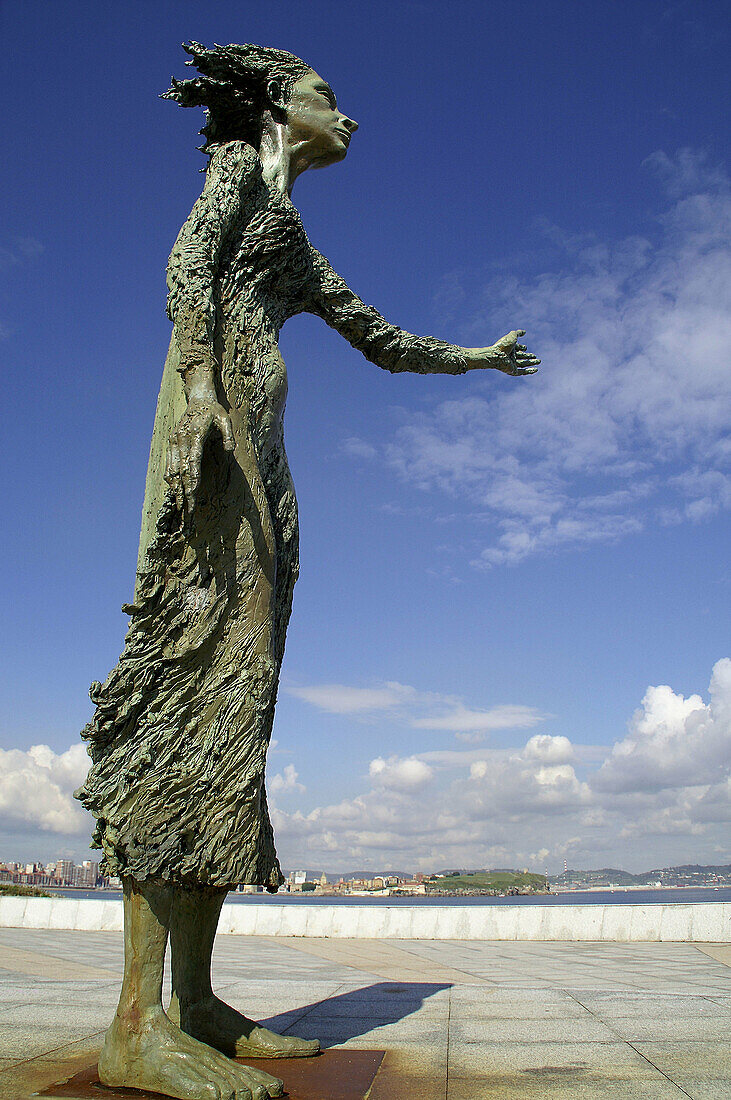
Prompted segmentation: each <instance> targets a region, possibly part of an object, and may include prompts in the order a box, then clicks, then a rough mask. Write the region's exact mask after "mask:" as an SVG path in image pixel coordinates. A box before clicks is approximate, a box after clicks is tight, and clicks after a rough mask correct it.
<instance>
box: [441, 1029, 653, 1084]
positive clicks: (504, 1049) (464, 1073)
mask: <svg viewBox="0 0 731 1100" xmlns="http://www.w3.org/2000/svg"><path fill="white" fill-rule="evenodd" d="M547 1069H550V1070H552V1071H553V1072H554V1073H555V1074H556V1075H557V1076H561V1074H564V1075H565V1076H566V1079H567V1080H568V1079H569V1078H572V1080H573V1079H574V1078H575V1079H577V1080H580V1079H581V1077H582V1076H586V1074H588V1073H591V1075H592V1078H595V1079H599V1080H602V1079H604V1080H610V1081H614V1080H617V1081H625V1080H626V1081H644V1080H653V1079H657V1078H659V1077H660V1076H661V1071H660V1070H658V1069H657V1068H655V1065H654V1064H652V1065H651V1064H650V1063H649V1062H648V1061H647V1060H646V1059H645V1058H644V1057H643V1056H642V1055H641V1054H640V1053H639V1052H638V1051H636V1050H633V1049H632V1047H630V1046H628V1045H627V1044H626V1043H623V1042H621V1041H615V1042H608V1043H599V1042H592V1043H571V1042H558V1043H556V1042H546V1043H535V1042H533V1043H532V1042H512V1043H511V1042H500V1043H494V1042H490V1041H487V1040H486V1041H484V1042H482V1043H465V1042H462V1041H454V1042H450V1044H449V1076H450V1078H452V1077H470V1076H471V1075H473V1074H475V1073H477V1074H483V1075H486V1074H502V1073H514V1072H515V1071H520V1072H524V1073H527V1074H528V1075H530V1074H533V1075H535V1076H540V1075H541V1074H545V1072H546V1070H547ZM572 1087H573V1086H572Z"/></svg>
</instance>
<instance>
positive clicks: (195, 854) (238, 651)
mask: <svg viewBox="0 0 731 1100" xmlns="http://www.w3.org/2000/svg"><path fill="white" fill-rule="evenodd" d="M185 48H186V50H187V51H188V53H189V54H190V56H191V61H190V62H189V64H193V65H194V66H195V67H196V68H197V69H198V71H199V73H200V74H201V75H200V76H198V77H197V78H196V79H194V80H189V81H176V80H173V83H172V87H171V88H170V89H169V90H168V92H166V93H165V95H166V97H167V98H170V99H173V100H175V101H177V102H178V103H180V104H181V105H182V106H184V107H194V106H202V107H205V108H206V109H207V124H206V127H205V129H204V131H203V133H204V135H205V143H204V146H203V150H204V152H205V153H206V154H207V155H208V157H209V161H208V167H207V170H206V180H205V186H204V188H203V193H202V194H201V196H200V198H199V199H198V200H197V202H196V203H195V205H194V207H193V210H192V211H191V214H190V217H189V218H188V220H187V221H186V223H185V225H184V226H183V228H182V229H181V231H180V234H179V235H178V239H177V241H176V243H175V246H174V248H173V250H172V253H171V256H170V261H169V264H168V287H169V297H168V313H169V316H170V319H171V320H172V322H173V333H172V339H171V342H170V349H169V352H168V357H167V361H166V363H165V369H164V372H163V378H162V384H161V388H160V395H159V399H158V406H157V415H156V418H155V426H154V429H153V438H152V444H151V448H150V461H149V466H148V473H147V485H146V491H145V503H144V508H143V518H142V532H141V537H140V549H139V557H138V563H137V583H136V586H135V594H134V599H133V602H132V603H131V604H129V605H126V607H125V610H126V611H127V612H128V613H129V614H130V616H131V621H130V626H129V630H128V632H127V636H126V639H125V646H124V652H123V653H122V655H121V657H120V659H119V662H118V663H117V665H116V667H115V668H114V669H113V670H112V672H110V674H109V676H108V677H107V679H106V681H105V683H104V684H103V685H102V684H100V683H94V684H93V685H92V688H91V697H92V700H93V702H94V703H95V704H96V712H95V714H94V717H93V719H92V721H91V722H90V723H89V725H88V726H87V727H86V729H85V730H84V733H83V736H84V737H85V738H86V739H87V740H88V741H89V752H90V755H91V757H92V766H91V769H90V772H89V775H88V778H87V781H86V783H85V785H84V787H83V788H82V789H81V790H80V791H79V792H78V797H79V798H80V799H81V801H82V802H83V803H84V805H85V806H86V807H87V808H88V809H89V810H91V812H92V813H93V814H94V816H95V817H96V819H97V828H96V831H95V834H94V843H95V844H96V845H97V846H99V847H101V848H102V849H103V852H104V865H105V868H106V870H107V872H108V873H111V874H118V875H120V876H121V877H122V879H123V882H124V890H125V975H124V983H123V987H122V995H121V999H120V1004H119V1008H118V1010H117V1015H116V1017H115V1020H114V1023H113V1024H112V1027H111V1028H110V1031H109V1033H108V1035H107V1039H106V1042H105V1046H104V1050H103V1051H102V1054H101V1057H100V1061H99V1072H100V1077H101V1079H102V1081H104V1082H105V1083H106V1084H108V1085H110V1086H124V1085H128V1086H133V1087H138V1088H148V1089H153V1090H154V1091H157V1092H159V1093H163V1094H165V1095H169V1096H177V1097H185V1098H190V1100H198V1098H201V1100H202V1098H211V1100H228V1097H229V1096H233V1095H235V1096H236V1097H237V1098H238V1100H248V1098H249V1097H254V1098H255V1100H263V1098H264V1097H265V1096H266V1095H267V1094H268V1095H270V1096H277V1095H280V1094H281V1088H282V1085H281V1082H280V1081H279V1080H277V1079H276V1078H275V1077H272V1076H269V1075H266V1074H262V1073H261V1071H258V1070H246V1069H245V1068H243V1067H241V1066H240V1065H239V1064H237V1063H235V1062H232V1061H231V1060H230V1056H231V1055H234V1054H238V1055H242V1054H244V1055H247V1056H250V1057H253V1056H255V1055H257V1054H259V1055H267V1056H269V1057H287V1058H290V1057H292V1056H299V1057H303V1056H307V1055H311V1054H314V1053H316V1052H317V1050H318V1049H319V1045H318V1044H317V1043H316V1042H311V1041H310V1042H308V1041H304V1040H298V1039H294V1038H291V1037H286V1038H282V1037H280V1036H276V1035H274V1034H273V1033H272V1032H269V1031H267V1030H266V1029H264V1028H260V1027H259V1026H258V1025H257V1024H255V1023H254V1022H253V1021H251V1020H248V1019H247V1018H246V1017H245V1016H243V1015H241V1014H240V1013H238V1012H235V1011H234V1010H233V1009H232V1008H230V1007H229V1006H227V1005H225V1004H223V1002H221V1001H220V1000H218V998H216V997H215V996H214V994H213V991H212V988H211V981H210V959H211V950H212V946H213V939H214V935H215V930H216V925H217V921H218V916H219V912H220V908H221V904H222V902H223V898H224V896H225V893H226V890H227V889H229V888H230V887H231V886H234V885H235V884H237V883H256V884H261V885H265V886H267V887H268V888H269V889H270V890H276V889H277V887H278V886H279V884H280V883H281V882H282V875H281V871H280V867H279V863H278V860H277V857H276V853H275V850H274V839H273V833H272V827H271V823H270V820H269V813H268V810H267V802H266V793H265V790H264V768H265V762H266V751H267V746H268V744H269V740H270V736H271V731H272V723H273V720H274V706H275V701H276V693H277V684H278V679H279V670H280V666H281V662H282V656H283V653H284V640H285V634H286V630H287V623H288V620H289V615H290V611H291V607H292V592H293V588H294V584H295V580H296V578H297V573H298V569H299V561H298V527H297V504H296V499H295V494H294V487H293V484H292V478H291V475H290V471H289V466H288V464H287V456H286V453H285V449H284V441H283V432H282V417H283V413H284V404H285V399H286V393H287V375H286V370H285V366H284V363H283V361H282V359H281V357H280V355H279V351H278V346H277V340H278V335H279V330H280V329H281V327H282V325H283V324H284V322H285V321H286V320H287V319H288V318H289V317H292V316H293V315H295V314H297V313H301V312H310V313H314V314H317V315H318V316H320V317H322V318H323V320H324V321H326V323H327V324H328V325H330V326H331V327H332V328H334V329H336V330H337V331H338V332H339V333H341V335H343V336H344V337H345V338H346V340H348V341H349V343H351V344H352V345H353V347H355V348H358V349H359V350H360V351H362V352H363V354H364V355H365V356H366V358H368V359H370V360H371V361H372V362H374V363H375V364H377V365H378V366H380V367H383V368H384V369H385V370H389V371H414V372H416V373H419V374H454V375H458V374H463V373H464V372H465V371H467V370H473V369H487V368H494V369H497V370H500V371H503V372H504V373H506V374H511V375H516V376H517V375H524V374H532V373H534V372H535V370H536V366H537V364H538V362H539V360H537V359H536V358H535V356H533V355H530V354H529V353H528V352H527V350H526V348H525V345H523V344H520V343H518V340H519V338H520V337H521V336H522V335H523V332H522V330H520V331H513V332H511V333H508V335H507V336H504V337H503V338H502V339H501V340H498V341H497V342H496V343H495V344H493V345H491V346H489V347H485V348H462V347H457V346H455V345H452V344H448V343H445V342H443V341H440V340H435V339H432V338H431V337H417V336H412V335H411V334H410V333H407V332H404V331H402V330H401V329H399V328H397V327H396V326H395V325H392V324H389V323H388V322H387V321H385V320H384V319H383V317H382V316H381V315H380V314H379V313H378V312H377V311H376V310H375V309H374V308H373V307H372V306H368V305H365V304H364V303H363V302H362V301H361V300H360V299H359V298H358V297H357V295H356V294H354V293H353V291H352V290H351V289H350V288H349V287H348V285H347V284H346V283H345V281H344V280H343V279H342V278H341V277H340V276H339V275H337V274H336V272H335V271H333V269H332V267H331V266H330V264H329V263H328V261H327V260H326V259H325V257H324V256H322V255H321V254H320V253H319V252H317V251H316V249H314V248H313V247H312V245H311V244H310V242H309V240H308V238H307V235H306V233H305V231H304V229H303V227H302V222H301V220H300V217H299V215H298V213H297V211H296V210H295V208H294V206H293V205H292V202H291V199H290V194H291V190H292V186H293V184H294V181H295V179H296V178H297V176H298V175H300V173H302V172H303V171H305V170H306V169H308V168H319V167H323V166H325V165H329V164H334V163H336V162H337V161H340V160H342V159H343V158H344V157H345V155H346V153H347V150H348V145H349V143H350V139H351V137H352V135H353V133H354V132H355V130H356V129H357V124H356V123H355V122H354V121H353V120H352V119H350V118H348V117H347V116H346V115H344V114H343V113H342V112H341V111H340V110H339V109H338V107H337V104H336V101H335V97H334V95H333V92H332V90H331V89H330V87H329V85H328V84H327V83H326V82H325V81H324V80H323V79H322V78H321V77H320V76H318V74H317V73H315V72H314V71H313V70H312V69H311V68H310V67H309V66H308V65H306V64H305V63H304V62H303V61H300V60H299V59H298V58H296V57H293V56H292V55H291V54H288V53H285V52H284V51H281V50H274V49H268V48H264V47H259V46H251V45H248V46H237V45H232V46H216V47H214V48H213V49H211V50H207V49H205V48H204V47H203V46H200V45H199V44H197V43H189V44H188V46H186V47H185ZM168 938H170V940H171V948H172V967H173V1000H172V1004H171V1006H170V1009H169V1011H168V1013H165V1012H164V1011H163V1008H162V1003H161V988H162V971H163V959H164V954H165V950H166V946H167V942H168Z"/></svg>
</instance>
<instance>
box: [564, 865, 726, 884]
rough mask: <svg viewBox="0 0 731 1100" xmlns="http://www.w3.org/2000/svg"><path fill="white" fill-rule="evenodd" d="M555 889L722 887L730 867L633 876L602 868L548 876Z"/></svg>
mask: <svg viewBox="0 0 731 1100" xmlns="http://www.w3.org/2000/svg"><path fill="white" fill-rule="evenodd" d="M548 881H549V882H550V883H551V885H552V886H648V885H650V884H653V883H656V882H661V883H662V884H663V886H693V885H704V884H706V883H708V882H714V883H715V884H719V885H727V884H731V864H724V865H720V866H719V865H708V866H700V865H698V864H690V863H686V864H683V865H681V866H678V867H659V868H655V869H654V870H652V871H643V872H642V874H639V875H633V874H632V873H631V872H630V871H621V870H619V869H618V868H617V867H602V868H600V869H599V870H590V871H576V870H568V871H562V872H561V874H560V875H549V876H548Z"/></svg>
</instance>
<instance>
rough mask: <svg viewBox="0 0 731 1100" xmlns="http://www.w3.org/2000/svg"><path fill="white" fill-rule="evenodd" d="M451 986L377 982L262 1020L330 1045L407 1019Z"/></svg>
mask: <svg viewBox="0 0 731 1100" xmlns="http://www.w3.org/2000/svg"><path fill="white" fill-rule="evenodd" d="M451 987H452V983H451V982H440V983H437V982H376V984H375V985H367V986H364V987H363V988H361V989H351V990H348V992H347V993H340V994H339V995H338V996H336V997H326V998H325V999H324V1000H322V1001H313V1003H312V1004H309V1005H302V1007H301V1008H295V1009H290V1010H289V1011H288V1012H282V1013H279V1015H277V1016H270V1017H269V1018H268V1019H266V1020H260V1021H259V1022H260V1023H261V1024H262V1025H263V1026H264V1027H268V1028H271V1030H272V1031H278V1032H280V1033H285V1032H287V1031H289V1030H290V1029H292V1030H293V1031H294V1032H295V1033H296V1034H297V1035H299V1036H300V1038H302V1039H309V1038H312V1039H318V1038H319V1039H322V1041H323V1046H328V1045H330V1044H331V1043H334V1042H337V1043H343V1042H346V1041H347V1040H348V1039H355V1038H357V1037H358V1036H360V1035H366V1034H367V1033H368V1032H369V1031H371V1030H372V1029H373V1028H374V1027H376V1026H380V1025H382V1024H391V1023H396V1022H397V1021H398V1020H403V1019H405V1018H406V1017H407V1016H411V1015H412V1014H413V1013H414V1012H418V1010H419V1009H420V1008H421V1007H422V1005H423V1004H424V1003H425V1001H426V1000H427V999H428V998H429V997H432V996H433V995H434V994H435V993H439V992H440V991H441V990H443V989H451Z"/></svg>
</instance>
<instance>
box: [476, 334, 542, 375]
mask: <svg viewBox="0 0 731 1100" xmlns="http://www.w3.org/2000/svg"><path fill="white" fill-rule="evenodd" d="M519 336H525V332H524V331H523V329H514V330H513V332H509V333H508V334H507V336H503V337H502V339H500V340H498V341H497V343H495V344H492V346H491V347H489V348H465V353H466V357H467V369H468V370H480V369H483V370H485V369H492V370H501V371H502V372H503V374H512V375H514V376H517V375H521V374H535V373H536V371H537V370H538V364H539V363H540V359H538V358H537V357H536V356H535V355H531V353H530V352H529V351H528V349H527V348H526V346H525V344H519V343H518V337H519Z"/></svg>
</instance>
